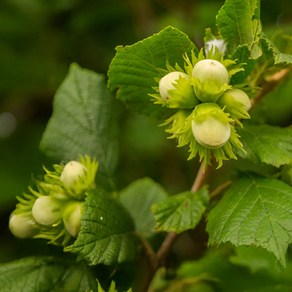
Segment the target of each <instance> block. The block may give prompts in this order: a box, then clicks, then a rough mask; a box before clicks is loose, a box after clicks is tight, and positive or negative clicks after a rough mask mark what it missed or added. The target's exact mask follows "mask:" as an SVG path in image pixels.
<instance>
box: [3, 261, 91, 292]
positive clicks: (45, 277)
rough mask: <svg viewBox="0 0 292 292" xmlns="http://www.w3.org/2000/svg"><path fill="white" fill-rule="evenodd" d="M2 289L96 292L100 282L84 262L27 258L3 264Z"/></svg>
mask: <svg viewBox="0 0 292 292" xmlns="http://www.w3.org/2000/svg"><path fill="white" fill-rule="evenodd" d="M0 283H1V287H0V290H1V292H11V291H22V292H59V291H76V292H89V291H96V292H97V282H96V279H95V277H94V276H93V275H92V274H91V272H90V271H89V270H88V268H87V267H86V266H85V265H84V264H82V263H76V262H75V261H72V260H68V259H65V258H59V257H58V258H55V257H28V258H23V259H20V260H17V261H13V262H9V263H5V264H1V265H0Z"/></svg>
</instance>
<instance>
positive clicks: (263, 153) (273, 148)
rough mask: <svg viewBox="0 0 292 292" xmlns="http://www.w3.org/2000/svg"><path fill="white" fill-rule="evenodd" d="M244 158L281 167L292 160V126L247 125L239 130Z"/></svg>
mask: <svg viewBox="0 0 292 292" xmlns="http://www.w3.org/2000/svg"><path fill="white" fill-rule="evenodd" d="M238 133H239V135H240V136H241V138H240V140H241V142H242V143H243V148H244V149H245V151H246V153H243V152H241V153H240V155H241V156H242V157H243V158H246V159H250V160H252V161H253V162H263V163H266V164H270V165H273V166H275V167H279V166H281V165H284V164H288V163H291V162H292V128H280V127H274V126H268V125H261V126H253V125H245V126H244V127H243V129H240V130H238Z"/></svg>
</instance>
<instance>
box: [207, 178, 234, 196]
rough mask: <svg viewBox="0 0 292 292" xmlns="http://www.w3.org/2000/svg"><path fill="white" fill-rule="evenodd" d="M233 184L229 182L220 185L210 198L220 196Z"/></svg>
mask: <svg viewBox="0 0 292 292" xmlns="http://www.w3.org/2000/svg"><path fill="white" fill-rule="evenodd" d="M231 183H232V182H231V180H227V181H226V182H224V183H223V184H221V185H219V186H218V187H217V188H215V189H214V190H213V191H212V192H211V193H210V198H214V197H216V196H218V195H220V194H221V193H222V192H223V191H224V190H225V189H226V188H228V187H229V186H230V185H231Z"/></svg>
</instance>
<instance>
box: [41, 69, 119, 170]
mask: <svg viewBox="0 0 292 292" xmlns="http://www.w3.org/2000/svg"><path fill="white" fill-rule="evenodd" d="M40 148H41V150H42V151H43V152H45V153H46V154H47V155H48V156H50V157H52V158H54V159H56V160H59V161H60V160H65V161H66V160H72V159H77V158H78V157H79V155H89V156H91V157H96V159H97V160H98V162H99V171H101V172H102V173H105V174H111V173H112V172H113V170H114V169H115V166H116V164H117V125H116V120H115V114H114V103H113V97H112V96H111V94H110V93H109V92H108V90H107V88H106V84H105V81H104V77H103V76H102V75H100V74H97V73H95V72H93V71H90V70H87V69H82V68H80V67H79V66H78V65H76V64H73V65H71V67H70V71H69V74H68V76H67V77H66V78H65V80H64V81H63V83H62V84H61V86H60V87H59V89H58V90H57V93H56V95H55V98H54V102H53V114H52V117H51V118H50V120H49V122H48V125H47V128H46V130H45V132H44V134H43V138H42V140H41V144H40Z"/></svg>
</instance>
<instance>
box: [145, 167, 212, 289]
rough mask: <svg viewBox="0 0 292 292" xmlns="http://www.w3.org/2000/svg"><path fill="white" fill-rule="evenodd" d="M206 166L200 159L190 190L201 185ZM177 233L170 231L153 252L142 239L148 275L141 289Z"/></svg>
mask: <svg viewBox="0 0 292 292" xmlns="http://www.w3.org/2000/svg"><path fill="white" fill-rule="evenodd" d="M208 169H209V168H208V166H206V167H205V165H204V161H202V163H201V165H200V167H199V170H198V173H197V175H196V178H195V181H194V183H193V185H192V188H191V191H192V192H197V191H198V190H199V189H200V187H201V186H202V185H203V183H204V181H205V179H206V176H207V172H208ZM177 237H178V234H177V233H176V232H170V233H168V235H167V236H166V237H165V239H164V241H163V242H162V244H161V246H160V248H159V249H158V251H157V252H156V254H155V253H154V251H153V249H152V247H151V246H150V245H149V243H148V242H146V241H144V240H142V243H143V245H144V248H145V251H146V253H147V255H148V263H149V268H151V269H150V270H149V277H147V280H146V281H147V282H145V283H143V288H142V289H143V291H148V287H149V285H150V283H151V280H152V278H153V277H154V275H155V272H156V271H157V269H158V268H159V267H161V266H162V265H163V264H164V261H165V258H166V256H167V254H168V252H169V251H170V249H171V247H172V246H173V244H174V242H175V240H176V239H177Z"/></svg>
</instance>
